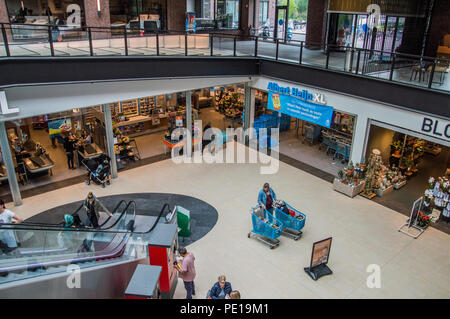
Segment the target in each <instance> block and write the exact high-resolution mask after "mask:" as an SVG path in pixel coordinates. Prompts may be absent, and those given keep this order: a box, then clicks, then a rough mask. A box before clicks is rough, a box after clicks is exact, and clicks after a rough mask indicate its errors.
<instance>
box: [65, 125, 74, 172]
mask: <svg viewBox="0 0 450 319" xmlns="http://www.w3.org/2000/svg"><path fill="white" fill-rule="evenodd" d="M64 148H65V150H66V156H67V164H68V165H69V169H75V167H74V165H73V151H74V150H75V138H74V136H73V135H72V134H71V133H70V134H69V135H68V136H67V137H66V138H65V139H64Z"/></svg>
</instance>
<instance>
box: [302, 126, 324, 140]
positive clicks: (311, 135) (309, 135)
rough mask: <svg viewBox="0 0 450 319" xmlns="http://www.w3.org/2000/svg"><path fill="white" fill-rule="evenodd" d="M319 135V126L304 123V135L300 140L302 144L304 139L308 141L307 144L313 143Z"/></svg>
mask: <svg viewBox="0 0 450 319" xmlns="http://www.w3.org/2000/svg"><path fill="white" fill-rule="evenodd" d="M319 135H320V127H318V126H315V125H305V136H304V139H303V141H302V143H303V144H304V143H305V141H309V145H313V144H314V142H316V141H317V140H318V139H319Z"/></svg>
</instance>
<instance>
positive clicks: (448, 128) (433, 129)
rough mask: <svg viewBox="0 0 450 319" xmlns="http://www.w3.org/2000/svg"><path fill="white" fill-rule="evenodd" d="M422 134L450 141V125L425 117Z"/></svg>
mask: <svg viewBox="0 0 450 319" xmlns="http://www.w3.org/2000/svg"><path fill="white" fill-rule="evenodd" d="M422 132H424V133H431V134H433V135H434V136H436V137H438V138H441V139H442V138H443V139H447V140H448V139H450V123H447V124H446V123H445V122H439V120H437V119H430V118H428V117H424V118H423V121H422Z"/></svg>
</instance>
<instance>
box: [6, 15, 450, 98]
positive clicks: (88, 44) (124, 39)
mask: <svg viewBox="0 0 450 319" xmlns="http://www.w3.org/2000/svg"><path fill="white" fill-rule="evenodd" d="M0 27H1V37H0V40H2V43H1V42H0V57H30V56H32V57H60V56H137V55H140V56H172V55H176V56H220V57H224V56H225V57H242V56H249V57H259V58H265V59H273V60H276V61H282V62H289V63H295V64H299V65H306V66H312V67H319V68H322V69H329V70H334V71H341V72H346V73H351V74H354V75H362V76H367V77H371V78H374V77H375V78H378V79H383V80H387V81H391V82H397V83H403V84H409V85H413V86H417V87H421V88H428V89H431V88H432V89H436V90H441V91H447V92H448V91H449V90H450V83H449V82H450V81H446V79H445V75H446V73H447V70H448V69H449V66H450V60H448V59H439V58H433V57H426V56H418V55H411V54H405V53H398V52H390V51H380V50H370V49H361V48H351V47H342V46H337V45H331V44H327V45H323V44H319V43H310V42H306V41H300V40H289V41H284V40H282V39H279V38H273V37H268V36H257V35H250V36H244V35H236V34H227V33H219V32H211V33H195V34H194V33H189V32H185V31H155V32H145V31H144V30H137V29H129V28H127V27H126V26H122V27H110V28H104V27H80V28H70V27H67V26H54V25H34V24H32V25H30V24H10V23H2V24H0ZM2 49H3V50H2ZM417 77H419V80H418V81H417ZM422 79H423V80H422Z"/></svg>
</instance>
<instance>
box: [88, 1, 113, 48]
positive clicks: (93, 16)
mask: <svg viewBox="0 0 450 319" xmlns="http://www.w3.org/2000/svg"><path fill="white" fill-rule="evenodd" d="M100 7H101V15H100V16H98V13H97V0H84V15H85V22H86V25H87V26H88V27H106V28H109V27H110V26H111V16H110V13H109V0H100ZM98 31H99V30H98ZM105 37H110V33H109V32H94V31H92V38H93V39H100V38H105Z"/></svg>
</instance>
